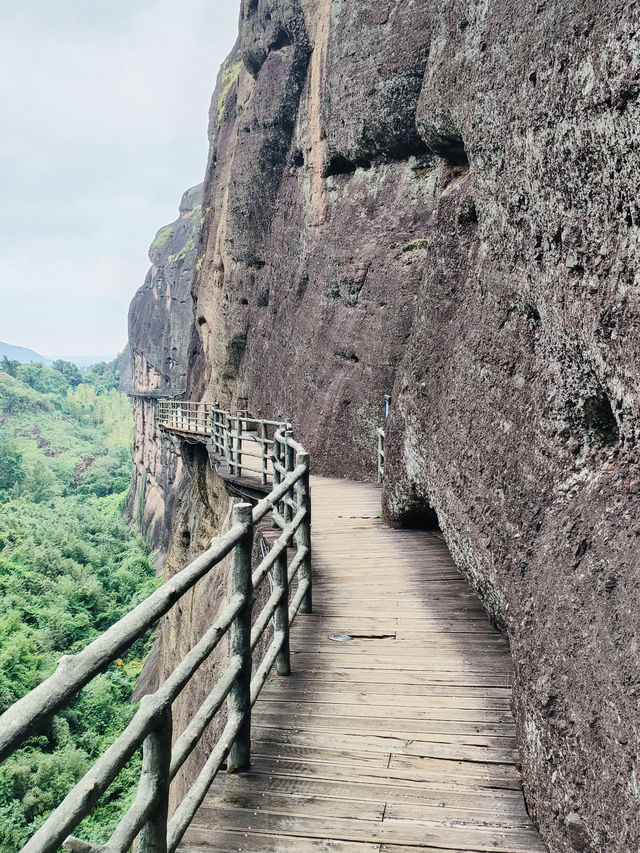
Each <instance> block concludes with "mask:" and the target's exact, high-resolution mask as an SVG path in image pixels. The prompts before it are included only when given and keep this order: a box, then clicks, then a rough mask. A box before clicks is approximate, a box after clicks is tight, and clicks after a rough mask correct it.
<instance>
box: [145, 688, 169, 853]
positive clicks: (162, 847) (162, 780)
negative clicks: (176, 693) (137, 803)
mask: <svg viewBox="0 0 640 853" xmlns="http://www.w3.org/2000/svg"><path fill="white" fill-rule="evenodd" d="M172 726H173V722H172V716H171V705H167V706H166V708H164V709H163V711H162V713H161V715H160V720H159V723H158V726H157V728H156V729H155V730H154V731H152V732H151V733H150V734H149V735H147V737H146V738H145V741H144V744H143V745H142V776H141V780H140V781H141V784H143V785H144V786H145V787H147V789H148V790H149V791H150V792H151V795H152V796H153V799H154V801H155V807H154V810H153V812H152V814H151V816H150V818H149V820H148V821H147V823H146V824H145V825H144V826H143V827H142V831H141V832H140V843H139V846H138V853H167V816H168V813H169V780H170V775H169V771H170V767H171V732H172Z"/></svg>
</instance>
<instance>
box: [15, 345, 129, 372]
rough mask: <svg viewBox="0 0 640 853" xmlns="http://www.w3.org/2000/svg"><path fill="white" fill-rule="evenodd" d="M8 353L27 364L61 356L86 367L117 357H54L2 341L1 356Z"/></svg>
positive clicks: (49, 360)
mask: <svg viewBox="0 0 640 853" xmlns="http://www.w3.org/2000/svg"><path fill="white" fill-rule="evenodd" d="M4 355H6V357H7V358H10V359H13V360H14V361H19V362H20V363H21V364H27V363H28V362H30V361H35V362H37V363H39V364H52V362H53V361H55V359H56V358H61V359H62V360H63V361H70V362H72V363H73V364H75V365H77V366H78V367H80V368H82V369H84V368H86V367H91V365H92V364H97V363H98V362H99V361H107V362H109V361H113V360H114V358H115V357H116V356H115V355H113V354H109V355H61V356H55V357H54V358H47V356H45V355H40V353H38V352H36V351H35V350H32V349H29V348H28V347H16V346H13V345H12V344H5V343H4V342H3V341H0V358H2V356H4Z"/></svg>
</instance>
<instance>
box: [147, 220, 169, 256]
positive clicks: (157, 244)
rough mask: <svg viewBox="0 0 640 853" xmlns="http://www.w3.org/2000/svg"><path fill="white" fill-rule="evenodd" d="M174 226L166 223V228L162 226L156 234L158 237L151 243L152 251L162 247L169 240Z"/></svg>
mask: <svg viewBox="0 0 640 853" xmlns="http://www.w3.org/2000/svg"><path fill="white" fill-rule="evenodd" d="M172 231H173V228H172V226H171V225H166V226H165V227H164V228H161V229H160V230H159V231H158V233H157V234H156V238H155V240H154V241H153V243H152V244H151V251H155V250H156V249H161V248H162V247H163V246H164V244H165V243H166V242H167V240H168V239H169V237H170V236H171V232H172Z"/></svg>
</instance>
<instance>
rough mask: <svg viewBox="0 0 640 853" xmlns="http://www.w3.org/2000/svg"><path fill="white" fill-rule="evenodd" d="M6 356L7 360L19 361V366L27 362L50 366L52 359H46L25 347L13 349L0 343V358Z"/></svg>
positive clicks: (9, 345)
mask: <svg viewBox="0 0 640 853" xmlns="http://www.w3.org/2000/svg"><path fill="white" fill-rule="evenodd" d="M3 355H6V357H7V358H10V359H13V360H14V361H19V362H20V363H21V364H26V363H27V362H29V361H36V362H38V363H40V364H51V362H52V359H50V358H46V357H45V356H44V355H40V353H37V352H35V351H34V350H32V349H28V348H27V347H14V346H12V345H11V344H5V343H3V342H2V341H0V358H2V356H3Z"/></svg>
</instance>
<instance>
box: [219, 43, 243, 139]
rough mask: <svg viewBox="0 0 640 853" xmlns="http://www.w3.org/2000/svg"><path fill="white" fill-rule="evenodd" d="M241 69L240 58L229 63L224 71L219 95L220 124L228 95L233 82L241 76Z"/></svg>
mask: <svg viewBox="0 0 640 853" xmlns="http://www.w3.org/2000/svg"><path fill="white" fill-rule="evenodd" d="M241 69H242V61H241V60H240V59H239V60H238V61H237V62H232V63H231V65H228V66H227V67H226V68H225V69H224V71H223V72H222V77H221V80H220V83H221V86H222V88H221V89H220V95H219V96H218V126H220V125H221V124H222V119H223V117H224V108H225V104H226V102H227V95H228V94H229V92H230V91H231V87H232V86H233V84H234V83H235V82H236V80H237V79H238V77H239V76H240V70H241Z"/></svg>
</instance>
